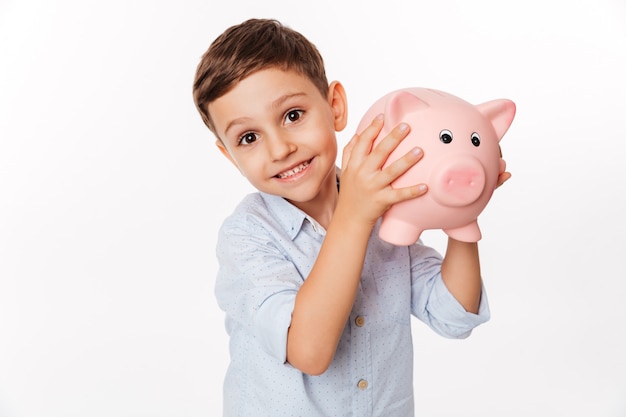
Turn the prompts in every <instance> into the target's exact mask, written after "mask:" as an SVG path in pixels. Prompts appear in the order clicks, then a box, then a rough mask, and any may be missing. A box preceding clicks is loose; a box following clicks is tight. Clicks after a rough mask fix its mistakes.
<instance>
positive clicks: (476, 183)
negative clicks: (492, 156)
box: [429, 157, 485, 207]
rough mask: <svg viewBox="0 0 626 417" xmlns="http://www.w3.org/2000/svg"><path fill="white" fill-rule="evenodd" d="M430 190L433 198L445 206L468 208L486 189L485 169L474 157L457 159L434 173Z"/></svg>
mask: <svg viewBox="0 0 626 417" xmlns="http://www.w3.org/2000/svg"><path fill="white" fill-rule="evenodd" d="M429 188H430V192H431V193H432V196H433V198H434V199H435V200H437V201H438V202H439V203H440V204H442V205H444V206H448V207H464V206H468V205H470V204H472V203H473V202H475V201H476V200H478V198H479V197H480V196H481V195H482V193H483V191H484V189H485V168H484V167H483V165H482V163H481V162H480V161H479V160H478V159H476V158H473V157H466V158H459V159H456V160H454V161H452V162H451V163H449V164H446V165H444V166H440V167H439V168H437V169H435V170H434V171H433V172H432V174H431V185H430V187H429Z"/></svg>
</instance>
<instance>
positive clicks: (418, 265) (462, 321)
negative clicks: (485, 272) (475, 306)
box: [409, 242, 490, 339]
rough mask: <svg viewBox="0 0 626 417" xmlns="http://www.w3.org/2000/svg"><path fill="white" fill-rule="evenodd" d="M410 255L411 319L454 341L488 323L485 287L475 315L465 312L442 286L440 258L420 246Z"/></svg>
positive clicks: (415, 246) (426, 247) (443, 285)
mask: <svg viewBox="0 0 626 417" xmlns="http://www.w3.org/2000/svg"><path fill="white" fill-rule="evenodd" d="M409 253H410V256H411V283H412V284H411V293H412V294H411V309H412V313H413V315H415V316H416V317H417V318H418V319H419V320H421V321H423V322H424V323H426V324H427V325H428V326H429V327H430V328H431V329H433V330H434V331H435V332H437V333H438V334H440V335H442V336H444V337H448V338H455V339H463V338H466V337H468V336H469V335H470V334H471V332H472V329H474V328H475V327H477V326H478V325H480V324H482V323H484V322H486V321H488V320H489V318H490V312H489V303H488V300H487V294H486V291H485V288H484V286H483V288H482V293H481V299H480V306H479V310H478V314H474V313H471V312H468V311H466V310H465V308H464V307H463V306H462V305H461V303H459V302H458V301H457V299H456V298H454V296H453V295H452V293H450V291H449V290H448V288H447V287H446V285H445V283H444V282H443V279H442V277H441V263H442V257H441V255H440V254H439V253H438V252H437V251H435V250H434V249H433V248H430V247H428V246H424V245H422V244H421V242H418V243H417V244H415V245H412V246H411V247H410V249H409Z"/></svg>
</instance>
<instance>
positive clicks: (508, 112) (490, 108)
mask: <svg viewBox="0 0 626 417" xmlns="http://www.w3.org/2000/svg"><path fill="white" fill-rule="evenodd" d="M476 108H477V109H478V111H479V112H481V113H482V114H483V115H484V116H485V117H486V118H487V119H489V120H490V121H491V124H492V125H493V128H494V129H495V131H496V135H498V140H500V139H502V136H504V134H505V133H506V131H507V130H509V127H510V126H511V123H513V118H514V117H515V103H513V102H512V101H511V100H507V99H505V98H501V99H497V100H491V101H488V102H486V103H483V104H479V105H477V106H476Z"/></svg>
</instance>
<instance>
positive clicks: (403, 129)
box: [398, 123, 409, 132]
mask: <svg viewBox="0 0 626 417" xmlns="http://www.w3.org/2000/svg"><path fill="white" fill-rule="evenodd" d="M398 129H400V132H406V131H407V130H409V125H407V124H406V123H400V125H399V126H398Z"/></svg>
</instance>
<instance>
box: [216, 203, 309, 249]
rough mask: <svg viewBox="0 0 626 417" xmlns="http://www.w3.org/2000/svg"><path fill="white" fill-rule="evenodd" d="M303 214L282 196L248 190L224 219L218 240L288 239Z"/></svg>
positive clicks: (267, 240)
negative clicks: (249, 192) (249, 191)
mask: <svg viewBox="0 0 626 417" xmlns="http://www.w3.org/2000/svg"><path fill="white" fill-rule="evenodd" d="M304 218H305V214H304V213H303V212H301V211H300V210H299V209H297V208H296V207H295V206H293V205H292V204H290V203H289V202H287V201H286V200H284V199H283V198H282V197H278V196H274V195H269V194H264V193H259V192H256V193H251V194H248V195H247V196H245V197H244V198H243V200H242V201H241V202H240V203H239V204H238V205H237V206H236V207H235V209H234V210H233V212H232V213H231V214H230V215H229V216H228V217H226V219H224V222H223V223H222V225H221V227H220V231H219V236H218V240H219V241H220V242H222V243H226V242H228V241H237V242H239V243H241V242H242V241H249V240H254V241H255V242H257V243H259V242H260V241H263V242H265V243H268V242H270V241H277V240H292V239H293V237H294V236H295V235H296V234H297V232H298V231H299V230H300V228H301V226H302V223H303V221H304Z"/></svg>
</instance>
